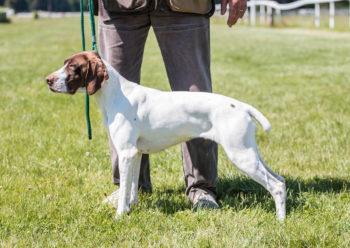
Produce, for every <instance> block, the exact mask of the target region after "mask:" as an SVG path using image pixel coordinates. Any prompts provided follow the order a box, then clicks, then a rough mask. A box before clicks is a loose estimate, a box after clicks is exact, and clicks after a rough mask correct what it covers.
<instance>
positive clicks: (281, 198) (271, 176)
mask: <svg viewBox="0 0 350 248" xmlns="http://www.w3.org/2000/svg"><path fill="white" fill-rule="evenodd" d="M46 81H47V83H48V85H49V87H50V89H51V90H52V91H54V92H59V93H68V94H74V93H75V92H77V91H78V90H80V89H82V88H86V90H87V92H88V94H89V95H94V97H95V99H96V101H97V103H98V105H99V107H100V109H101V112H102V115H103V123H104V124H105V126H106V127H107V128H108V131H109V133H110V136H111V139H112V142H113V144H114V146H115V148H116V150H117V152H118V156H119V171H120V189H119V199H118V209H117V214H116V217H118V216H120V215H122V214H124V213H127V212H129V211H130V206H131V205H132V204H135V203H137V197H138V177H139V170H140V160H141V155H142V154H143V153H154V152H159V151H161V150H163V149H165V148H167V147H170V146H172V145H175V144H178V143H181V142H184V141H188V140H190V139H193V138H198V137H201V138H205V139H209V140H213V141H215V142H217V143H218V144H220V145H221V146H222V147H223V149H224V150H225V152H226V154H227V156H228V158H229V159H230V160H231V162H232V163H234V164H235V165H236V166H237V167H238V168H239V169H240V170H241V171H243V172H245V173H246V174H248V175H249V176H250V177H251V178H252V179H253V180H255V181H256V182H258V183H260V184H261V185H262V186H264V187H265V188H266V189H267V190H268V191H269V192H270V193H271V195H272V196H273V198H274V200H275V203H276V212H277V217H278V219H280V220H283V219H285V217H286V186H285V180H284V178H283V177H281V176H279V175H278V174H277V173H275V172H274V171H272V170H271V169H270V168H269V167H268V166H267V165H266V163H265V162H264V161H263V159H262V158H261V156H260V155H259V152H258V147H257V144H256V140H255V132H256V130H257V127H256V125H255V122H254V121H253V119H255V120H256V121H258V123H259V124H260V125H261V126H262V128H263V129H264V130H265V131H267V132H269V130H270V123H269V121H268V120H267V119H266V118H265V117H264V116H263V115H262V114H261V113H260V112H259V111H258V110H256V109H255V108H253V107H252V106H250V105H248V104H245V103H242V102H240V101H237V100H235V99H232V98H229V97H225V96H222V95H217V94H213V93H204V92H163V91H159V90H155V89H151V88H147V87H143V86H140V85H138V84H136V83H133V82H130V81H128V80H126V79H125V78H123V77H122V76H121V75H120V74H119V73H118V72H117V71H116V70H115V69H113V68H112V67H111V66H110V65H109V64H108V63H107V62H105V61H103V60H102V59H101V58H100V57H99V55H98V54H97V53H96V52H91V51H90V52H81V53H78V54H75V55H73V56H72V57H70V58H68V59H67V60H66V61H65V62H64V66H63V67H62V68H61V69H60V70H58V71H56V72H54V73H52V74H51V75H49V76H48V77H47V78H46Z"/></svg>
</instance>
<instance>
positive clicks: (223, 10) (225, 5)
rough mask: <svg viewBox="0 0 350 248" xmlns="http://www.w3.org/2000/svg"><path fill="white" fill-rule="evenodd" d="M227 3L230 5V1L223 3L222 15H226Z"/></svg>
mask: <svg viewBox="0 0 350 248" xmlns="http://www.w3.org/2000/svg"><path fill="white" fill-rule="evenodd" d="M227 3H228V0H222V1H221V15H224V14H225V13H226V9H227Z"/></svg>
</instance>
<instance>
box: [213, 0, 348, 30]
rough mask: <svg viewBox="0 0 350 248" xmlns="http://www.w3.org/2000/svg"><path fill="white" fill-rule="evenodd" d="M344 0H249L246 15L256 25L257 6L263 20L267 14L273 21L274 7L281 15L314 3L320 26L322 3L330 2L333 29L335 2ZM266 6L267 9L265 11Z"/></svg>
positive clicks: (317, 21) (330, 21) (218, 7)
mask: <svg viewBox="0 0 350 248" xmlns="http://www.w3.org/2000/svg"><path fill="white" fill-rule="evenodd" d="M340 1H344V0H298V1H295V2H292V3H285V4H280V3H278V2H276V1H267V0H250V1H248V3H247V5H248V11H247V12H248V13H247V14H246V17H247V16H248V15H249V16H250V24H251V25H253V26H254V25H255V24H256V12H257V11H256V7H257V6H259V7H260V8H259V9H260V21H263V20H264V19H265V14H266V15H267V16H268V18H269V19H270V20H269V22H271V18H273V11H272V10H273V9H274V10H275V12H276V15H277V16H278V17H280V16H281V11H285V10H295V9H297V8H300V7H302V6H305V5H310V4H314V6H315V26H316V27H319V26H320V4H329V27H330V28H331V29H333V28H334V16H335V2H340ZM349 3H350V0H349ZM220 8H221V6H220V5H217V6H216V9H217V10H218V9H220ZM265 8H266V11H265ZM349 26H350V4H349Z"/></svg>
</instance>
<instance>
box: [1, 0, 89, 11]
mask: <svg viewBox="0 0 350 248" xmlns="http://www.w3.org/2000/svg"><path fill="white" fill-rule="evenodd" d="M84 2H85V0H84ZM79 3H80V0H0V6H8V7H10V8H12V9H14V10H15V11H16V12H20V11H32V10H48V11H79V9H80V7H79V6H80V5H79Z"/></svg>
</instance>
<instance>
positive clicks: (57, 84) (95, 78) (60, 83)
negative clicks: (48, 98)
mask: <svg viewBox="0 0 350 248" xmlns="http://www.w3.org/2000/svg"><path fill="white" fill-rule="evenodd" d="M107 79H108V73H107V68H106V66H105V65H104V63H103V62H102V60H101V58H100V56H99V55H98V53H96V52H95V51H87V52H81V53H77V54H75V55H73V56H71V57H70V58H68V59H66V60H65V61H64V66H63V67H62V68H61V69H59V70H58V71H56V72H54V73H52V74H50V75H49V76H48V77H47V78H46V82H47V84H48V85H49V88H50V90H52V91H53V92H58V93H68V94H72V95H73V94H74V93H75V92H77V90H78V89H80V88H83V87H86V90H87V93H88V94H89V95H93V94H95V93H96V91H97V90H98V89H100V88H101V87H102V86H103V84H104V82H105V81H106V80H107Z"/></svg>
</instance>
